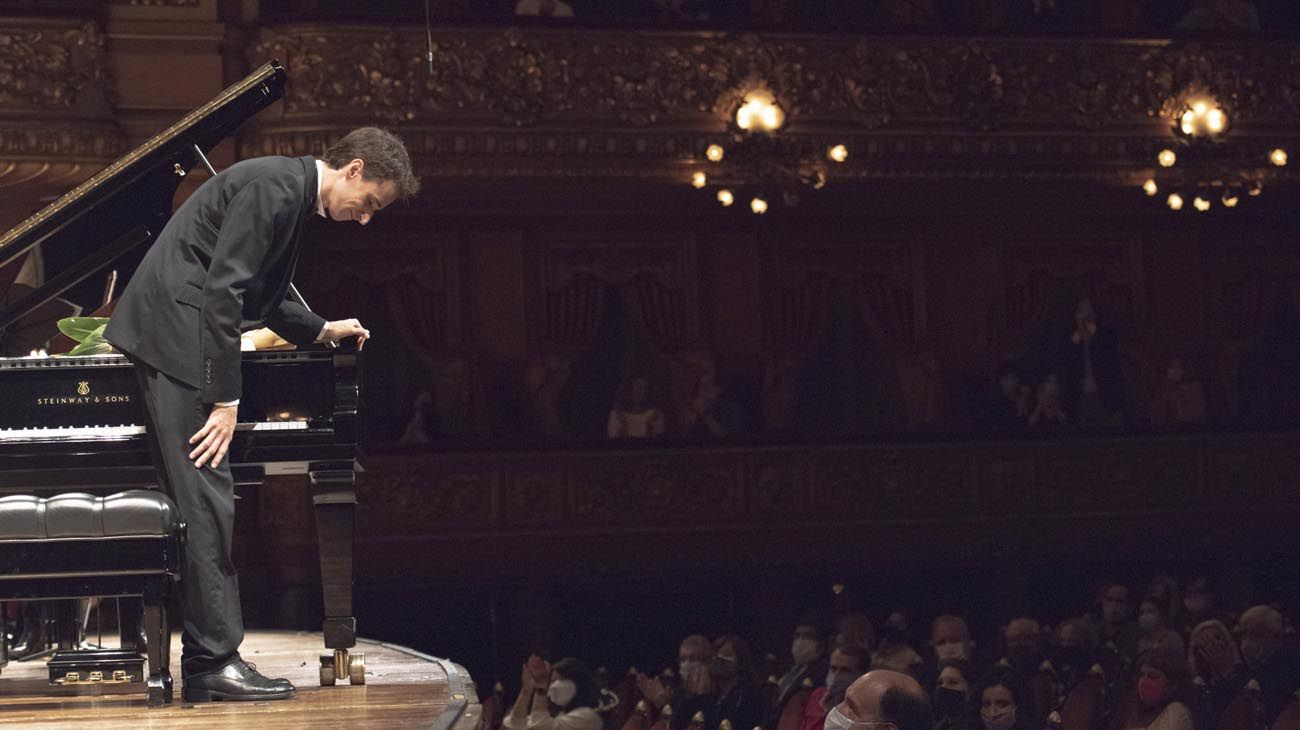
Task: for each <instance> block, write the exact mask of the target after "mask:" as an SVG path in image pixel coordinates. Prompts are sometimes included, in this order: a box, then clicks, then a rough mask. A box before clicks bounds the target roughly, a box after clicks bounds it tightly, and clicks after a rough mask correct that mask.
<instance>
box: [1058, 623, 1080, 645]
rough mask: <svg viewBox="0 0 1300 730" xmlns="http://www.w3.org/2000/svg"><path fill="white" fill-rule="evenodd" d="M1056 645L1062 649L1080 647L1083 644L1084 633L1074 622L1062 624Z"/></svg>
mask: <svg viewBox="0 0 1300 730" xmlns="http://www.w3.org/2000/svg"><path fill="white" fill-rule="evenodd" d="M1056 645H1057V646H1059V647H1061V648H1062V649H1078V648H1080V647H1082V646H1083V634H1081V633H1079V629H1078V628H1077V627H1075V626H1074V624H1062V625H1061V628H1060V629H1058V630H1057V634H1056Z"/></svg>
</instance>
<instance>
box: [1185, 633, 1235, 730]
mask: <svg viewBox="0 0 1300 730" xmlns="http://www.w3.org/2000/svg"><path fill="white" fill-rule="evenodd" d="M1188 644H1189V645H1190V650H1189V652H1188V654H1189V660H1190V664H1191V670H1192V673H1193V675H1194V677H1195V678H1199V679H1200V680H1201V681H1202V682H1203V683H1204V686H1205V707H1204V709H1203V714H1204V717H1205V718H1206V720H1207V721H1208V722H1209V724H1208V726H1207V727H1211V728H1217V727H1219V718H1220V717H1221V716H1222V715H1223V711H1224V710H1226V709H1227V708H1228V705H1230V704H1231V703H1232V701H1233V700H1235V699H1236V698H1237V696H1238V695H1240V694H1241V692H1242V690H1243V689H1245V687H1246V684H1247V683H1248V682H1250V672H1249V671H1247V669H1246V664H1245V662H1243V661H1241V654H1240V653H1239V652H1238V651H1237V642H1236V641H1235V640H1233V638H1232V633H1231V632H1230V631H1228V627H1227V626H1226V625H1224V624H1223V622H1221V621H1206V622H1204V623H1201V624H1199V625H1198V626H1197V627H1196V628H1194V629H1192V634H1191V637H1190V638H1189V639H1188Z"/></svg>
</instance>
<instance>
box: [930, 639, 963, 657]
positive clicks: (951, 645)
mask: <svg viewBox="0 0 1300 730" xmlns="http://www.w3.org/2000/svg"><path fill="white" fill-rule="evenodd" d="M934 654H935V656H937V657H939V661H941V662H946V661H950V660H953V659H965V658H966V646H965V645H964V644H962V643H961V642H960V641H949V642H945V643H943V644H939V645H938V646H936V647H934Z"/></svg>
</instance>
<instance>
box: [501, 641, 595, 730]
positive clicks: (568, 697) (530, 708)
mask: <svg viewBox="0 0 1300 730" xmlns="http://www.w3.org/2000/svg"><path fill="white" fill-rule="evenodd" d="M520 684H521V688H520V690H519V697H518V698H516V699H515V704H514V706H513V707H512V708H511V709H510V714H508V715H506V716H505V717H504V718H502V720H501V726H502V727H504V728H506V730H601V725H602V721H601V718H600V715H599V714H597V713H596V706H597V704H598V703H599V702H600V689H599V688H598V687H597V686H596V680H595V678H594V677H593V676H592V674H591V670H590V669H588V668H587V665H585V664H583V663H582V662H580V661H578V660H577V659H573V658H566V659H561V660H560V661H558V662H556V663H555V665H554V666H552V665H551V664H550V663H549V662H547V661H546V660H544V659H542V658H541V657H539V656H536V655H533V656H530V657H528V661H527V662H526V663H525V664H524V667H523V673H522V676H521V683H520Z"/></svg>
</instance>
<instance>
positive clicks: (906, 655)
mask: <svg viewBox="0 0 1300 730" xmlns="http://www.w3.org/2000/svg"><path fill="white" fill-rule="evenodd" d="M895 615H898V616H900V617H901V614H899V613H898V612H895V614H894V615H890V621H889V622H887V623H886V624H885V628H884V629H882V630H881V632H880V644H879V645H878V646H877V647H876V651H875V652H873V653H872V655H871V668H872V669H888V670H892V671H895V672H903V673H906V674H910V675H912V676H913V677H916V676H920V674H921V672H922V670H923V668H924V666H925V660H924V659H922V658H921V655H920V654H918V653H917V652H916V649H913V648H912V642H911V639H909V638H908V636H907V629H906V628H904V627H906V625H907V624H906V620H905V619H903V620H900V621H895V620H893V619H894V618H895Z"/></svg>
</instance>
